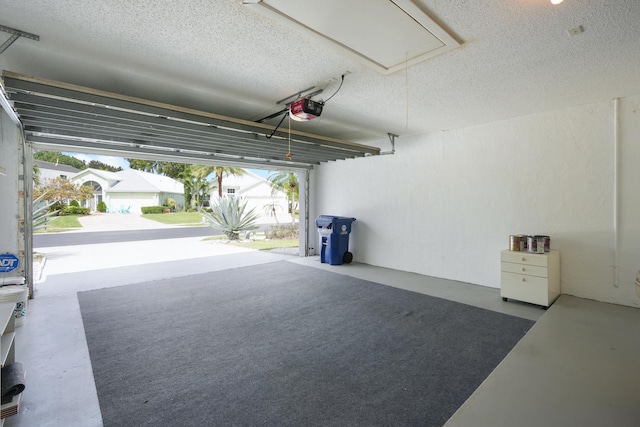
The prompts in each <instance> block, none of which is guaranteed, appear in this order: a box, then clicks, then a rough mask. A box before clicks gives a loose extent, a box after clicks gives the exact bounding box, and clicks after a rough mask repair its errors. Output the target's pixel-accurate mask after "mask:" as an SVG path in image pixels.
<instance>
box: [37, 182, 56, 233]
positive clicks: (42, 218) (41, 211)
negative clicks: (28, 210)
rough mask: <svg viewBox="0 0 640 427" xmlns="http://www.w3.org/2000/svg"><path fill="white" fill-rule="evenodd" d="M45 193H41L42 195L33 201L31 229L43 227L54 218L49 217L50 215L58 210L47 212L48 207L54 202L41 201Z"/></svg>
mask: <svg viewBox="0 0 640 427" xmlns="http://www.w3.org/2000/svg"><path fill="white" fill-rule="evenodd" d="M46 194H47V193H46V192H45V193H43V194H42V195H40V197H38V198H37V199H35V200H34V201H33V214H32V216H33V221H32V224H33V228H32V230H33V231H36V230H41V229H43V228H46V227H47V224H49V222H50V221H51V220H52V219H54V218H51V217H52V216H54V215H56V214H57V213H58V212H59V210H57V211H51V212H49V208H50V207H51V206H52V205H53V204H54V203H55V202H47V201H44V202H43V201H42V199H43V198H44V196H45V195H46Z"/></svg>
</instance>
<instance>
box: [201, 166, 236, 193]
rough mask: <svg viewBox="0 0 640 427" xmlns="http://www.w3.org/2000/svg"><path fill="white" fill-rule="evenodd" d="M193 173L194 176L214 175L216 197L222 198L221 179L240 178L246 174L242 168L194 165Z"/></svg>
mask: <svg viewBox="0 0 640 427" xmlns="http://www.w3.org/2000/svg"><path fill="white" fill-rule="evenodd" d="M193 172H194V174H195V175H196V176H202V177H207V176H209V175H211V174H212V173H215V174H216V179H217V181H218V197H222V178H223V177H224V176H229V175H233V176H242V175H245V174H246V173H247V171H246V170H244V169H242V168H232V167H228V166H205V165H195V166H193Z"/></svg>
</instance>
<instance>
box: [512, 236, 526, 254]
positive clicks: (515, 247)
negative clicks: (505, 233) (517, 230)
mask: <svg viewBox="0 0 640 427" xmlns="http://www.w3.org/2000/svg"><path fill="white" fill-rule="evenodd" d="M522 244H523V241H522V237H521V236H520V235H514V234H512V235H511V236H509V250H510V251H517V252H520V251H522Z"/></svg>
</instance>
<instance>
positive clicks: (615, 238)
mask: <svg viewBox="0 0 640 427" xmlns="http://www.w3.org/2000/svg"><path fill="white" fill-rule="evenodd" d="M619 104H620V98H615V99H614V100H613V286H614V287H616V288H619V287H620V272H619V271H620V268H619V266H618V252H619V249H620V248H619V240H620V239H619V236H618V151H619V147H618V146H619V137H618V129H619V126H618V114H619V113H618V108H619Z"/></svg>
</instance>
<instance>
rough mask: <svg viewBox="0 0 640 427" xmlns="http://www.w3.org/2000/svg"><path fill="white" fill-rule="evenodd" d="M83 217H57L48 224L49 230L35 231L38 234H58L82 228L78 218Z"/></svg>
mask: <svg viewBox="0 0 640 427" xmlns="http://www.w3.org/2000/svg"><path fill="white" fill-rule="evenodd" d="M79 216H82V215H65V216H57V217H55V218H54V219H52V220H51V221H49V223H48V224H47V228H45V229H42V230H37V231H35V232H36V233H56V232H60V231H69V230H70V229H73V228H82V225H80V221H78V217H79Z"/></svg>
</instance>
